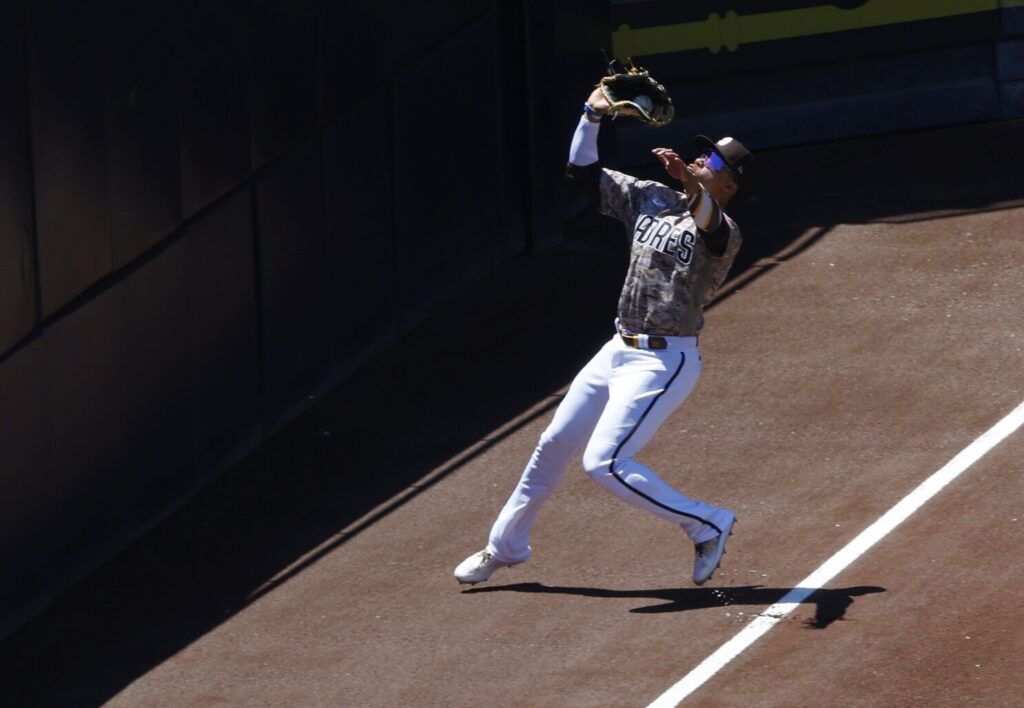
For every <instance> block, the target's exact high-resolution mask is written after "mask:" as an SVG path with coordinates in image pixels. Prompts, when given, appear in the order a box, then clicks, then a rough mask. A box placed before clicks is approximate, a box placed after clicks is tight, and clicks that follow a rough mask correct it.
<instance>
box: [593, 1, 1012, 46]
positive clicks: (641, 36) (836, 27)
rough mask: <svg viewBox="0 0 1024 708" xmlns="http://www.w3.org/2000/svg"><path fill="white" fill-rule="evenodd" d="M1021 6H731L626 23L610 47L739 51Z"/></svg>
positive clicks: (1002, 3)
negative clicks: (698, 16)
mask: <svg viewBox="0 0 1024 708" xmlns="http://www.w3.org/2000/svg"><path fill="white" fill-rule="evenodd" d="M1018 6H1024V0H945V1H943V2H937V1H936V0H868V2H867V3H865V4H864V5H862V6H861V7H858V8H854V9H852V10H843V9H840V8H838V7H834V6H832V5H822V6H819V7H808V8H804V9H800V10H783V11H780V12H765V13H761V14H756V15H743V16H740V15H737V14H736V13H735V12H733V11H732V10H730V11H729V12H727V13H726V14H725V17H721V16H720V15H719V14H718V13H717V12H715V13H712V14H711V15H710V16H708V19H706V20H700V21H697V22H686V23H681V24H675V25H662V26H660V27H646V28H642V29H632V28H631V27H630V26H629V25H622V26H621V27H619V29H617V30H615V31H614V32H613V33H612V51H613V53H614V56H617V57H639V56H646V55H650V54H671V53H674V52H682V51H686V50H690V49H707V50H709V51H710V52H711V53H712V54H717V53H718V52H719V51H721V50H722V47H725V48H726V49H728V50H729V51H730V52H735V51H736V49H737V48H738V47H739V46H740V45H741V44H751V43H753V42H767V41H770V40H776V39H791V38H793V37H808V36H812V35H818V34H828V33H831V32H843V31H846V30H855V29H864V28H867V27H881V26H884V25H895V24H903V23H906V22H916V21H918V20H930V19H936V18H939V17H954V16H956V15H969V14H972V13H976V12H990V11H993V10H996V9H998V8H1000V7H1018Z"/></svg>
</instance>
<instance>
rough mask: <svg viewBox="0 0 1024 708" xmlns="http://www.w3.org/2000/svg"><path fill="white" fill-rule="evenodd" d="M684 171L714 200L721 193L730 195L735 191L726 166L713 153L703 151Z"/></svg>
mask: <svg viewBox="0 0 1024 708" xmlns="http://www.w3.org/2000/svg"><path fill="white" fill-rule="evenodd" d="M686 169H687V170H688V171H689V172H690V174H692V175H693V176H694V177H696V178H697V179H698V180H699V181H700V183H701V184H702V185H704V188H705V189H707V190H708V191H709V192H711V195H712V196H714V197H716V198H718V195H719V194H721V193H722V192H723V191H724V192H729V193H730V194H731V193H734V192H735V191H736V182H735V180H734V179H733V178H732V175H731V174H729V168H728V166H727V165H726V164H725V163H724V162H723V161H722V158H721V157H719V156H718V153H716V152H714V151H711V150H707V151H705V152H704V153H703V154H701V156H700V157H698V158H697V159H696V160H694V161H693V162H692V163H690V164H689V165H687V168H686Z"/></svg>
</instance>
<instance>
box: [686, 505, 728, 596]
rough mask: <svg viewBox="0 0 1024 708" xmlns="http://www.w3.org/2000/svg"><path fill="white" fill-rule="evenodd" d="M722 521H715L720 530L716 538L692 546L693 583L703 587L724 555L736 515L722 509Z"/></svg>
mask: <svg viewBox="0 0 1024 708" xmlns="http://www.w3.org/2000/svg"><path fill="white" fill-rule="evenodd" d="M721 517H722V520H721V521H719V520H718V519H716V524H715V525H716V526H718V528H720V529H721V530H722V533H720V534H719V535H718V536H715V537H714V538H710V539H708V540H707V541H704V542H703V543H696V544H694V546H693V549H694V551H695V552H696V555H697V557H696V559H694V561H693V582H694V583H695V584H697V585H703V584H704V583H706V582H707V581H708V580H710V579H711V576H712V575H714V573H715V571H716V570H717V569H718V566H719V564H720V563H721V562H722V556H723V555H725V542H726V540H728V538H729V536H730V535H732V525H733V524H734V523H736V515H735V514H734V513H732V512H731V511H729V510H728V509H722V514H721Z"/></svg>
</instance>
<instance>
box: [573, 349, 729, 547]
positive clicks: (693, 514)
mask: <svg viewBox="0 0 1024 708" xmlns="http://www.w3.org/2000/svg"><path fill="white" fill-rule="evenodd" d="M621 359H622V363H621V364H620V365H619V366H617V367H616V368H615V370H614V371H613V373H612V375H611V378H610V380H609V401H608V404H607V406H606V407H605V410H604V412H603V414H602V415H601V418H600V419H599V420H598V422H597V425H596V426H595V430H594V433H593V435H592V436H591V438H590V441H589V442H588V444H587V448H586V450H585V451H584V453H583V466H584V468H585V469H586V470H587V473H588V474H589V475H590V477H591V478H592V479H593V480H594V481H596V482H597V483H598V484H600V485H601V486H603V487H604V488H606V489H607V490H609V491H610V492H612V493H613V494H615V495H616V496H618V497H620V498H621V499H623V500H624V501H626V502H629V503H630V504H633V505H635V506H637V507H639V508H641V509H644V510H645V511H649V512H651V513H653V514H656V515H657V516H659V517H661V518H663V519H665V520H667V521H670V522H672V523H674V524H678V525H680V526H681V527H682V528H683V530H684V531H685V532H686V533H687V535H688V536H689V537H690V538H691V539H692V540H693V541H694V543H701V542H704V541H707V540H709V539H712V538H715V537H716V536H718V535H719V533H720V532H721V531H722V527H723V526H725V525H726V523H728V524H731V519H732V514H731V512H729V511H728V510H724V509H719V508H717V507H714V506H712V505H710V504H707V503H705V502H702V501H698V500H695V499H691V498H690V497H688V496H686V495H685V494H683V493H682V492H680V491H679V490H678V489H676V488H675V487H673V486H672V485H670V484H668V483H667V482H665V481H664V480H663V479H662V478H661V477H659V476H658V475H657V474H656V473H655V472H654V471H653V470H651V469H650V468H649V467H647V466H645V465H642V464H640V463H639V462H637V461H636V460H635V459H633V456H634V455H636V454H637V453H638V452H639V451H640V450H641V449H642V448H643V447H644V445H646V444H647V443H648V442H649V441H650V439H651V438H652V437H653V436H654V433H655V432H656V431H657V430H658V428H659V427H660V426H661V424H662V423H663V422H664V421H665V420H666V419H667V418H668V416H669V415H670V414H671V413H672V412H673V411H674V410H675V409H676V408H678V407H679V405H680V404H681V403H682V402H683V401H684V400H685V399H686V397H687V396H688V395H689V394H690V392H691V391H692V390H693V387H694V386H695V385H696V383H697V378H698V377H699V375H700V371H701V363H700V355H699V353H698V352H697V350H696V349H691V350H687V351H670V352H657V353H655V352H651V351H646V350H627V351H625V352H622V353H621Z"/></svg>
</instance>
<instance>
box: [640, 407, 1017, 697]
mask: <svg viewBox="0 0 1024 708" xmlns="http://www.w3.org/2000/svg"><path fill="white" fill-rule="evenodd" d="M1022 423H1024V403H1021V404H1020V405H1018V406H1017V407H1016V408H1014V409H1013V411H1012V412H1011V413H1010V414H1009V415H1007V416H1006V417H1005V418H1003V419H1002V420H1001V421H999V422H998V423H996V424H995V425H994V426H992V427H991V428H989V430H988V431H987V432H986V433H984V434H983V435H982V436H981V437H979V438H978V439H977V440H975V441H974V442H973V443H971V444H970V445H968V446H967V447H966V448H964V449H963V450H962V451H961V452H960V453H959V454H958V455H957V456H956V457H954V458H953V459H952V460H950V461H949V462H947V463H946V464H945V466H944V467H943V468H942V469H940V470H939V471H938V472H935V473H934V474H932V476H931V477H929V478H928V479H926V480H925V481H924V482H922V483H921V484H920V485H919V486H918V487H917V488H916V489H915V490H914V491H912V492H911V493H910V494H908V495H907V496H905V497H904V498H903V499H901V500H900V502H899V503H898V504H896V506H894V507H893V508H892V509H890V510H889V511H887V512H886V513H885V514H883V515H882V517H881V518H880V519H878V521H876V522H875V523H873V524H871V526H868V527H867V528H866V529H864V530H863V531H861V533H860V535H859V536H857V537H856V538H855V539H853V540H852V541H850V542H849V543H848V544H846V546H845V547H844V548H843V549H842V550H841V551H839V552H838V553H836V554H835V555H834V556H832V557H831V558H829V559H828V560H827V561H825V563H824V564H823V565H822V566H821V567H820V568H818V569H817V570H816V571H814V572H813V573H811V574H810V575H808V576H807V578H805V579H804V580H803V581H802V582H801V583H799V585H797V587H795V588H793V589H792V590H790V591H789V592H788V593H786V595H784V596H783V598H782V599H781V600H779V601H778V602H776V603H775V604H774V605H772V606H771V607H769V608H768V609H767V610H765V611H764V612H763V613H761V614H760V615H759V616H758V617H757V618H756V619H755V620H754V621H752V622H751V623H750V624H748V625H747V626H746V627H744V628H743V630H742V631H740V633H739V634H737V635H736V636H735V637H733V638H732V639H730V640H729V641H728V642H726V643H725V644H723V645H722V646H720V647H719V648H718V650H717V651H715V653H714V654H712V655H711V656H709V657H708V658H707V659H705V660H704V661H702V662H701V663H700V664H698V665H697V666H696V667H695V668H694V669H693V670H692V671H691V672H690V673H688V674H687V675H686V676H684V677H683V678H681V679H680V680H679V681H678V682H677V683H676V684H675V685H674V686H672V687H671V688H669V689H668V690H667V691H665V692H664V693H663V694H661V695H660V696H659V697H658V698H657V699H655V701H654V702H653V703H651V704H650V706H648V708H668V707H669V706H676V705H678V704H679V703H681V702H682V701H683V699H684V698H686V697H687V696H688V695H690V694H691V693H693V692H694V691H696V690H697V689H698V688H700V686H702V685H703V684H704V682H706V681H707V680H708V679H710V678H711V677H712V676H714V675H715V674H716V673H718V671H719V669H721V668H722V667H723V666H725V665H726V664H728V663H729V662H730V661H732V660H733V659H734V658H736V657H737V656H738V655H739V654H740V652H742V651H743V650H744V649H746V648H747V647H749V646H750V645H751V644H753V643H754V642H756V641H757V640H758V639H760V638H761V636H762V635H764V634H765V633H767V632H768V630H769V629H771V628H772V627H774V626H775V625H776V624H778V623H779V620H781V619H782V618H783V617H785V616H786V615H788V614H789V613H790V612H792V611H793V610H795V609H796V608H797V607H798V606H799V605H800V604H801V603H802V602H803V601H804V600H806V599H807V598H808V597H809V596H810V595H812V594H814V592H815V591H816V590H819V589H820V588H821V587H823V586H824V585H825V584H826V583H827V582H829V581H830V580H832V578H834V577H835V576H836V575H838V574H839V573H840V572H842V571H843V570H844V569H845V568H846V567H847V566H848V565H850V564H851V563H853V561H855V560H857V558H859V557H860V556H861V555H862V554H863V553H864V552H865V551H867V550H868V549H869V548H871V547H872V546H873V545H875V544H876V543H878V542H879V541H880V540H882V539H883V538H884V537H885V536H886V534H888V533H889V532H890V531H892V530H893V529H894V528H896V527H897V526H898V525H899V524H900V523H902V522H903V521H905V520H906V519H907V518H908V517H909V516H910V515H911V514H913V513H914V512H915V511H917V510H918V509H919V508H921V506H923V505H924V503H925V502H927V501H928V500H929V499H931V498H932V497H933V496H935V495H936V494H938V493H939V491H941V490H942V488H943V487H945V486H946V485H947V484H949V483H950V482H952V481H953V480H954V479H956V478H957V477H958V476H960V474H961V473H962V472H964V470H966V469H967V468H968V467H970V466H971V465H973V464H974V463H975V462H977V461H978V460H979V459H980V458H981V457H982V455H984V454H985V453H987V452H988V451H989V450H991V449H992V448H994V447H995V446H996V445H998V444H999V443H1000V442H1002V441H1003V440H1004V439H1006V438H1007V437H1009V436H1010V435H1011V434H1012V433H1013V432H1014V431H1015V430H1017V428H1019V427H1020V426H1021V424H1022Z"/></svg>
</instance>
